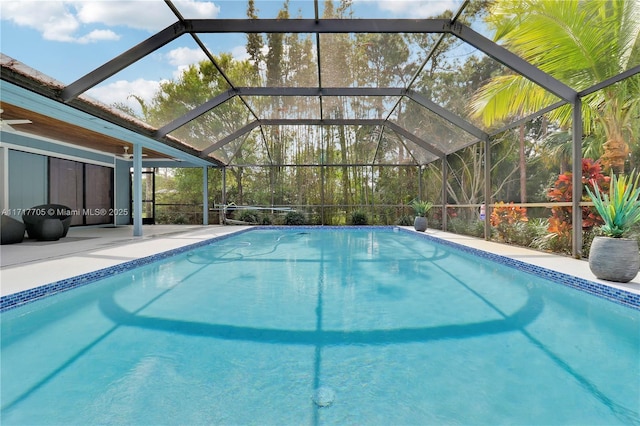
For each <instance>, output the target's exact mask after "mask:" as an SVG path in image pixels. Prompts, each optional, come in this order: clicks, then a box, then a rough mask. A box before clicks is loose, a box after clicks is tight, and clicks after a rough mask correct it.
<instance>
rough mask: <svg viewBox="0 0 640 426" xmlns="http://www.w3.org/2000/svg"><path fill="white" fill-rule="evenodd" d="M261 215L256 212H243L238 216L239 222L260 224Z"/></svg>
mask: <svg viewBox="0 0 640 426" xmlns="http://www.w3.org/2000/svg"><path fill="white" fill-rule="evenodd" d="M259 218H260V215H259V214H258V212H257V211H256V210H242V211H241V212H240V214H239V215H238V220H241V221H243V222H248V223H259V222H260V220H259Z"/></svg>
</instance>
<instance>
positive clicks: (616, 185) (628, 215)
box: [587, 170, 640, 238]
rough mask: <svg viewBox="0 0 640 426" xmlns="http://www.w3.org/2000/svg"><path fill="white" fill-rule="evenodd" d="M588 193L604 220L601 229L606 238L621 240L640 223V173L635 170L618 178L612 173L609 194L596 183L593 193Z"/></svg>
mask: <svg viewBox="0 0 640 426" xmlns="http://www.w3.org/2000/svg"><path fill="white" fill-rule="evenodd" d="M587 193H588V194H589V197H591V200H592V201H593V204H594V205H595V208H596V210H597V211H598V213H599V214H600V216H602V220H604V225H602V227H601V228H600V229H601V230H602V232H603V233H604V234H605V235H606V236H608V237H613V238H621V237H623V236H624V234H626V233H627V232H628V231H629V229H630V228H631V226H633V224H635V223H636V222H639V221H640V173H638V174H636V172H635V170H634V171H632V172H631V174H630V175H628V176H625V175H620V176H618V177H616V175H615V174H613V172H612V173H611V182H610V186H609V193H608V194H607V193H605V192H601V191H600V188H599V187H598V184H597V183H595V182H593V191H591V190H590V189H589V188H587Z"/></svg>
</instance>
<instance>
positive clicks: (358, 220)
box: [349, 210, 369, 225]
mask: <svg viewBox="0 0 640 426" xmlns="http://www.w3.org/2000/svg"><path fill="white" fill-rule="evenodd" d="M349 223H350V224H351V225H368V224H369V218H368V217H367V214H366V213H365V212H363V211H362V210H356V211H354V212H353V213H351V217H350V218H349Z"/></svg>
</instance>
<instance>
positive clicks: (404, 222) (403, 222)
mask: <svg viewBox="0 0 640 426" xmlns="http://www.w3.org/2000/svg"><path fill="white" fill-rule="evenodd" d="M396 225H398V226H411V225H413V217H411V216H409V215H406V214H405V215H402V216H400V217H399V218H398V220H397V221H396Z"/></svg>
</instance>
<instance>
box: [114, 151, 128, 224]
mask: <svg viewBox="0 0 640 426" xmlns="http://www.w3.org/2000/svg"><path fill="white" fill-rule="evenodd" d="M115 163H116V164H115V166H116V168H115V173H114V179H115V184H114V192H115V193H114V200H115V209H116V210H115V213H118V214H117V215H116V225H128V224H129V223H130V222H131V213H132V212H131V211H130V209H131V206H129V200H130V199H131V184H130V181H129V168H130V167H131V163H130V162H128V161H124V160H118V159H116V162H115Z"/></svg>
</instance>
